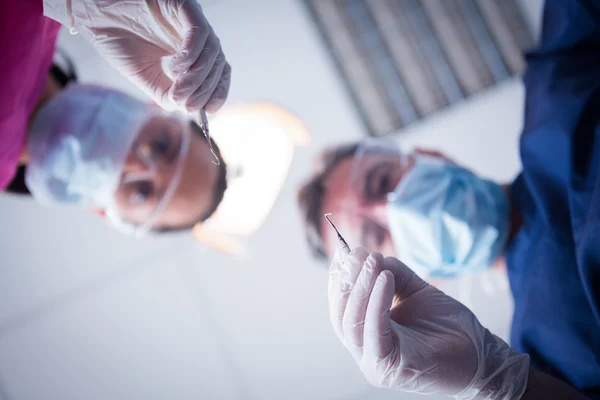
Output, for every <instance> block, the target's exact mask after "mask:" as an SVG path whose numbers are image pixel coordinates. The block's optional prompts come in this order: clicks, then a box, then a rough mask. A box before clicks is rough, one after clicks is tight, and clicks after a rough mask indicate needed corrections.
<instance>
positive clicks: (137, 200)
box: [131, 181, 154, 205]
mask: <svg viewBox="0 0 600 400" xmlns="http://www.w3.org/2000/svg"><path fill="white" fill-rule="evenodd" d="M153 194H154V184H153V183H152V182H150V181H141V182H136V184H135V187H134V189H133V193H132V198H131V203H132V204H134V205H139V204H143V203H145V202H146V201H148V200H149V199H150V198H151V197H152V195H153Z"/></svg>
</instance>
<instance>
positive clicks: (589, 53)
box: [506, 0, 600, 398]
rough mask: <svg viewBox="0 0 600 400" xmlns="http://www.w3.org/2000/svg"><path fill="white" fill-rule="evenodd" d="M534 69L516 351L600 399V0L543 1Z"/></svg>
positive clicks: (515, 266) (517, 185)
mask: <svg viewBox="0 0 600 400" xmlns="http://www.w3.org/2000/svg"><path fill="white" fill-rule="evenodd" d="M527 64H528V68H527V72H526V74H525V77H524V83H525V91H526V104H525V107H526V108H525V126H524V131H523V134H522V137H521V141H520V152H521V160H522V163H523V171H522V172H521V174H520V175H519V176H518V178H517V179H516V180H515V182H514V183H513V184H512V187H511V194H512V201H513V206H514V207H516V208H517V209H518V210H519V211H520V213H521V215H522V216H523V220H524V222H523V225H522V226H521V228H520V229H519V231H518V233H517V235H516V236H515V237H514V239H513V240H512V241H511V242H510V244H509V247H508V248H507V251H506V264H507V271H508V277H509V280H510V286H511V290H512V294H513V296H514V303H515V311H514V317H513V325H512V331H511V338H512V347H513V348H514V349H515V350H517V351H519V352H523V353H527V354H529V355H530V357H531V363H532V365H533V366H535V367H537V368H538V369H541V370H542V371H545V372H547V373H549V374H551V375H554V376H556V377H559V378H561V379H562V380H564V381H566V382H569V383H570V384H571V385H573V386H574V387H575V388H577V389H579V390H580V391H582V392H583V393H585V394H587V395H588V396H590V397H592V398H600V173H599V172H600V1H598V0H577V1H576V0H546V5H545V15H544V22H543V33H542V38H541V43H540V46H539V47H538V49H537V50H535V51H534V52H532V53H531V54H529V55H528V56H527Z"/></svg>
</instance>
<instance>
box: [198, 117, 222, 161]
mask: <svg viewBox="0 0 600 400" xmlns="http://www.w3.org/2000/svg"><path fill="white" fill-rule="evenodd" d="M200 129H202V133H203V134H204V137H206V140H208V146H209V147H210V152H211V154H212V155H213V157H214V160H213V164H215V165H220V164H221V160H220V159H219V156H217V153H215V150H214V149H213V144H212V140H211V139H210V133H209V132H208V118H206V112H204V110H200Z"/></svg>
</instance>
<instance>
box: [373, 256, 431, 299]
mask: <svg viewBox="0 0 600 400" xmlns="http://www.w3.org/2000/svg"><path fill="white" fill-rule="evenodd" d="M383 269H385V270H387V271H390V272H391V273H392V274H393V275H394V281H395V288H396V290H395V302H400V301H402V300H404V299H406V298H407V297H409V296H411V295H413V294H415V293H416V292H418V291H420V290H422V289H423V288H426V287H427V286H428V284H427V282H425V281H424V280H423V279H421V278H420V277H419V276H418V275H417V274H416V273H415V272H414V271H413V270H412V269H410V268H408V267H407V266H406V265H405V264H404V263H403V262H402V261H400V260H398V259H396V258H393V257H386V258H385V259H384V260H383Z"/></svg>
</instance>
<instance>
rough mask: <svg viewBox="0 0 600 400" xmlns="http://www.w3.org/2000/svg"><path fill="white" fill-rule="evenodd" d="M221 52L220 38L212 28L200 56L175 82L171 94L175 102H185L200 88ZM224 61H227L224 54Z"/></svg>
mask: <svg viewBox="0 0 600 400" xmlns="http://www.w3.org/2000/svg"><path fill="white" fill-rule="evenodd" d="M220 54H222V52H221V45H220V44H219V39H218V38H217V36H216V35H215V34H214V33H213V32H212V30H211V32H210V34H209V35H208V39H207V40H206V43H205V44H204V48H203V49H202V52H201V53H200V56H199V57H198V58H197V59H196V60H195V61H194V63H193V64H192V66H191V67H189V68H188V69H187V70H185V72H183V73H182V74H181V75H179V77H178V78H177V79H175V81H174V82H173V88H172V92H171V95H172V99H173V101H174V102H176V103H177V104H185V103H186V102H187V101H188V99H189V98H190V96H192V94H194V92H196V91H197V90H199V88H200V87H201V85H202V84H203V83H204V82H205V81H206V78H207V77H208V76H209V74H210V73H211V71H213V69H214V68H215V62H216V61H217V59H218V57H219V55H220ZM222 62H223V63H224V62H225V60H224V56H223V61H222ZM217 67H218V66H217ZM207 98H208V97H207Z"/></svg>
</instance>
